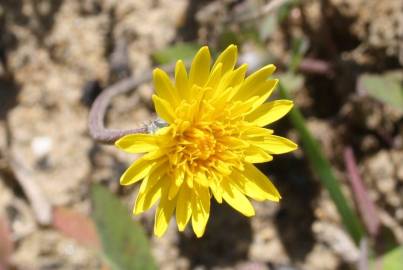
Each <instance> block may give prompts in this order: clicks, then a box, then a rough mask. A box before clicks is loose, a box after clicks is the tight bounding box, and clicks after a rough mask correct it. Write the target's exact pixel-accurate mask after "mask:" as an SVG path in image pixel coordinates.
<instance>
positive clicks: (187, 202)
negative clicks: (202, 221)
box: [176, 185, 192, 232]
mask: <svg viewBox="0 0 403 270" xmlns="http://www.w3.org/2000/svg"><path fill="white" fill-rule="evenodd" d="M191 195H192V193H191V190H190V189H189V188H188V186H187V185H183V186H182V188H181V190H180V191H179V194H178V200H177V202H176V222H177V223H178V229H179V231H181V232H182V231H183V230H184V229H185V227H186V225H187V224H188V222H189V220H190V216H191V215H192V207H191Z"/></svg>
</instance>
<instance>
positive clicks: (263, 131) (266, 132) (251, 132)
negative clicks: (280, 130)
mask: <svg viewBox="0 0 403 270" xmlns="http://www.w3.org/2000/svg"><path fill="white" fill-rule="evenodd" d="M271 134H273V130H271V129H267V128H262V127H253V126H252V127H247V128H245V129H244V130H243V131H242V133H241V137H242V139H245V140H249V139H260V137H266V136H270V135H271Z"/></svg>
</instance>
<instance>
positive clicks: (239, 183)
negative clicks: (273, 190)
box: [230, 170, 267, 201]
mask: <svg viewBox="0 0 403 270" xmlns="http://www.w3.org/2000/svg"><path fill="white" fill-rule="evenodd" d="M230 178H231V181H233V183H234V185H235V186H236V187H237V188H238V189H239V190H240V191H241V192H242V193H243V194H245V195H246V196H248V197H250V198H252V199H254V200H256V201H264V200H266V199H267V194H266V192H264V191H262V189H261V188H259V187H258V186H257V185H256V184H255V183H254V182H252V181H250V180H249V179H247V178H245V177H244V176H243V173H242V172H241V171H238V170H234V172H233V174H232V175H231V177H230Z"/></svg>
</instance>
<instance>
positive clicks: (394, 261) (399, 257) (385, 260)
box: [370, 246, 403, 270]
mask: <svg viewBox="0 0 403 270" xmlns="http://www.w3.org/2000/svg"><path fill="white" fill-rule="evenodd" d="M402 266H403V246H400V247H397V248H395V249H392V250H391V251H389V252H388V253H386V254H385V255H383V256H382V257H381V258H379V259H374V260H371V261H370V269H371V270H372V269H373V270H376V269H384V270H400V269H402Z"/></svg>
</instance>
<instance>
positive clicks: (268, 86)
mask: <svg viewBox="0 0 403 270" xmlns="http://www.w3.org/2000/svg"><path fill="white" fill-rule="evenodd" d="M278 82H279V80H277V79H274V80H267V81H266V82H265V85H264V86H263V87H260V88H259V89H257V91H256V93H255V94H256V95H257V96H258V97H259V98H258V99H257V100H256V101H255V103H254V104H253V107H254V108H255V109H256V108H258V107H259V106H260V105H262V104H263V103H265V102H266V101H267V99H268V98H269V97H270V96H271V94H272V93H273V91H274V90H275V89H276V87H277V85H278Z"/></svg>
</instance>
